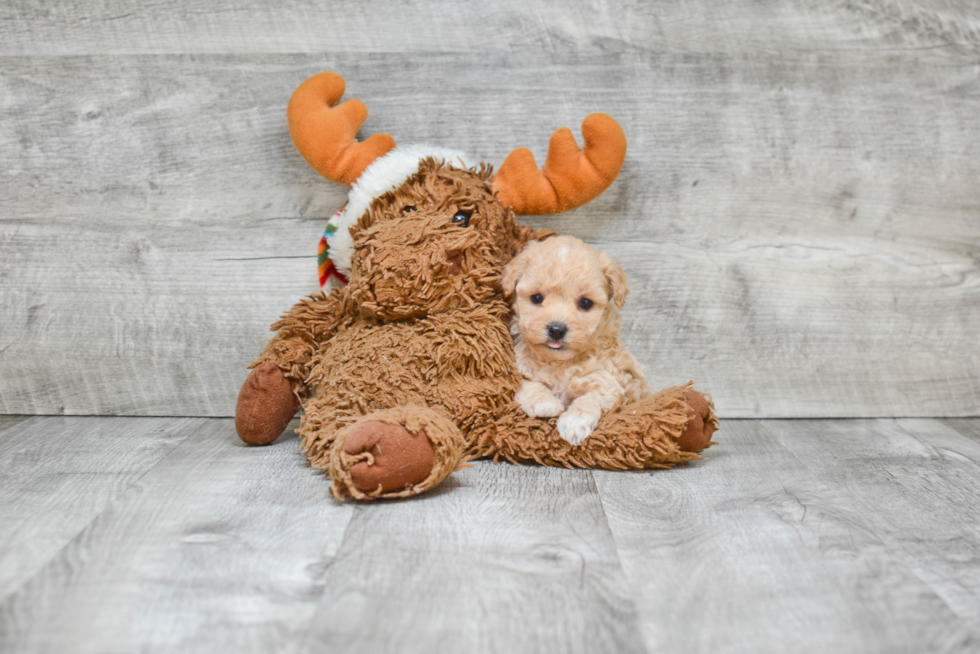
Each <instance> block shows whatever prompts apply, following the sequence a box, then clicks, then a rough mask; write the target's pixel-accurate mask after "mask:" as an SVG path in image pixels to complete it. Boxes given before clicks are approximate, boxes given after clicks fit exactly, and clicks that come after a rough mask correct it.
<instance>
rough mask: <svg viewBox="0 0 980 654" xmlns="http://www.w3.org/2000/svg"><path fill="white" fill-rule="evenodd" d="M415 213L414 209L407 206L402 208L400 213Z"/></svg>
mask: <svg viewBox="0 0 980 654" xmlns="http://www.w3.org/2000/svg"><path fill="white" fill-rule="evenodd" d="M413 211H415V207H413V206H412V205H408V206H407V207H402V213H412V212H413Z"/></svg>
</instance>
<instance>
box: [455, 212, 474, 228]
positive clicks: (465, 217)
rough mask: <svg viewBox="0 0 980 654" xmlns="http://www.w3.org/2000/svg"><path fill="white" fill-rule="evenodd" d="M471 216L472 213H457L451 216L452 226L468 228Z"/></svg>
mask: <svg viewBox="0 0 980 654" xmlns="http://www.w3.org/2000/svg"><path fill="white" fill-rule="evenodd" d="M472 215H473V212H472V211H457V212H456V215H455V216H453V224H454V225H459V226H460V227H469V226H470V216H472Z"/></svg>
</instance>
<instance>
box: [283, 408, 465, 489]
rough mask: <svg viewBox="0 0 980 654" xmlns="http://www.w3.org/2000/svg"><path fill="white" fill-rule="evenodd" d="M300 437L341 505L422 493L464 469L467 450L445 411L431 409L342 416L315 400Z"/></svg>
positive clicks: (394, 409)
mask: <svg viewBox="0 0 980 654" xmlns="http://www.w3.org/2000/svg"><path fill="white" fill-rule="evenodd" d="M300 434H301V435H302V437H303V447H304V449H305V451H306V455H307V458H308V459H309V460H310V463H311V465H313V466H314V467H316V468H320V469H322V470H326V471H327V472H328V473H329V475H330V478H331V479H332V480H333V486H332V488H331V492H332V493H333V494H334V496H335V497H337V498H339V499H343V498H344V497H346V496H348V495H350V496H352V497H354V498H356V499H360V500H368V499H377V498H393V497H408V496H411V495H418V494H419V493H423V492H425V491H427V490H429V489H431V488H434V487H435V486H437V485H439V483H441V482H442V481H443V480H444V479H445V478H446V477H448V476H449V475H450V473H452V472H453V471H454V470H456V469H457V468H459V466H460V464H461V463H463V462H464V456H463V455H464V450H465V448H466V443H465V442H464V441H463V437H462V435H461V434H460V431H459V428H458V427H457V426H456V424H455V422H453V420H452V418H451V417H450V416H449V415H448V414H447V413H446V411H445V410H443V409H441V408H434V407H427V406H399V407H394V408H390V409H381V410H378V411H373V412H371V413H368V414H367V415H342V414H341V413H340V412H338V411H336V410H333V408H332V407H327V406H324V407H320V406H318V402H317V400H316V399H314V400H312V401H311V402H310V403H308V406H307V411H306V415H304V417H303V424H302V425H301V426H300Z"/></svg>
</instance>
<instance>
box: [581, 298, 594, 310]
mask: <svg viewBox="0 0 980 654" xmlns="http://www.w3.org/2000/svg"><path fill="white" fill-rule="evenodd" d="M593 304H595V302H593V301H592V300H590V299H589V298H587V297H584V298H582V299H581V300H579V301H578V307H579V309H581V310H582V311H588V310H589V309H591V308H592V305H593Z"/></svg>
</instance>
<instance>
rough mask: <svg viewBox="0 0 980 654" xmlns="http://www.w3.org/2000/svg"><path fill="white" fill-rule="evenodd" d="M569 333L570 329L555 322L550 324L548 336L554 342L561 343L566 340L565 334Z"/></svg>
mask: <svg viewBox="0 0 980 654" xmlns="http://www.w3.org/2000/svg"><path fill="white" fill-rule="evenodd" d="M567 333H568V327H567V326H565V325H563V324H561V323H560V322H553V323H549V324H548V336H549V337H550V338H551V340H553V341H560V340H561V339H563V338H565V334H567Z"/></svg>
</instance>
